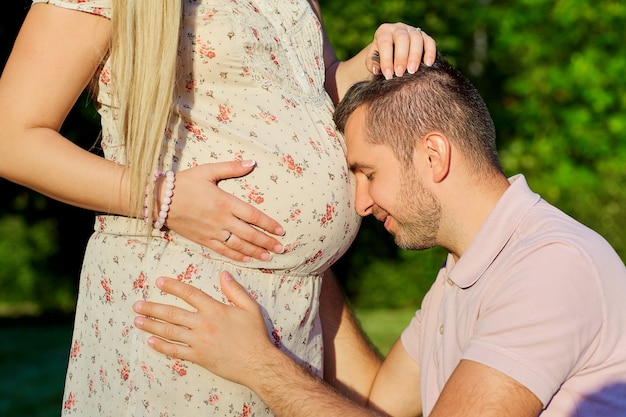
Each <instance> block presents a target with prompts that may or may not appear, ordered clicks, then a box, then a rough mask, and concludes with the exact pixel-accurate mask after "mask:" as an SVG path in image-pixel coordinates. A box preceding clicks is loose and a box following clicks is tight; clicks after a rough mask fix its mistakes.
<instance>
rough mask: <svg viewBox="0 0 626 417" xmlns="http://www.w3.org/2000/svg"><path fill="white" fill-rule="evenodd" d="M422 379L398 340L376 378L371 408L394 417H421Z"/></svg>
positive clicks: (417, 368)
mask: <svg viewBox="0 0 626 417" xmlns="http://www.w3.org/2000/svg"><path fill="white" fill-rule="evenodd" d="M420 380H421V376H420V367H419V365H418V364H417V363H416V362H415V361H413V359H412V358H411V357H410V356H409V354H408V353H407V352H406V350H405V349H404V346H403V345H402V342H401V341H400V339H398V340H397V341H396V343H395V344H394V345H393V347H392V348H391V350H390V351H389V354H388V355H387V357H386V358H385V361H384V362H383V364H382V366H381V367H380V370H379V371H378V374H377V375H376V379H375V380H374V383H373V386H372V389H371V392H370V395H369V406H370V407H371V408H374V409H376V410H382V411H384V412H385V413H387V414H388V415H391V416H395V417H409V416H420V415H422V398H421V394H420Z"/></svg>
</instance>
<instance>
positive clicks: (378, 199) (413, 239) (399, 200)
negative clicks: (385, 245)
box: [345, 108, 441, 250]
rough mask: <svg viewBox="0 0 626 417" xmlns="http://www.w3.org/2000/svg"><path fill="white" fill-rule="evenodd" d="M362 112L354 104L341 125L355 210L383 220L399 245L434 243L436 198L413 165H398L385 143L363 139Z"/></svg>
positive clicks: (412, 246)
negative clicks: (353, 187) (344, 125)
mask: <svg viewBox="0 0 626 417" xmlns="http://www.w3.org/2000/svg"><path fill="white" fill-rule="evenodd" d="M365 115H366V113H365V111H364V110H363V108H357V109H356V110H355V111H354V113H352V115H350V117H349V118H348V121H347V123H346V129H345V137H346V144H347V159H348V165H349V167H350V169H351V170H352V172H353V173H354V174H355V177H356V207H355V208H356V211H357V213H358V214H359V215H361V216H363V217H364V216H368V215H370V214H371V215H373V216H374V217H376V218H377V219H378V220H379V221H381V222H383V223H384V226H385V229H386V230H387V231H388V232H389V233H391V234H392V235H394V237H395V242H396V244H397V245H398V246H400V247H401V248H403V249H411V250H420V249H427V248H430V247H432V246H434V245H435V244H436V238H437V232H438V230H439V222H440V219H441V206H440V204H439V201H438V199H437V198H436V196H435V195H433V193H432V192H431V191H430V190H428V189H427V188H425V187H424V184H423V182H422V180H421V178H420V177H419V173H418V172H417V169H416V168H415V167H414V166H411V167H409V168H408V169H402V164H401V162H400V161H399V160H398V159H397V158H396V156H395V155H394V153H393V152H392V151H391V149H390V148H389V147H388V146H385V145H372V144H369V143H367V142H366V140H365V136H364V127H365V123H366V118H365ZM417 148H418V147H416V152H419V150H418V149H417Z"/></svg>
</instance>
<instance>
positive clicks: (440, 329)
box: [439, 324, 443, 334]
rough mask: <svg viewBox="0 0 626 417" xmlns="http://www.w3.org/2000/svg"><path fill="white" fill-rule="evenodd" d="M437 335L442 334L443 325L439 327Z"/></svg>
mask: <svg viewBox="0 0 626 417" xmlns="http://www.w3.org/2000/svg"><path fill="white" fill-rule="evenodd" d="M439 334H443V324H442V325H441V326H439Z"/></svg>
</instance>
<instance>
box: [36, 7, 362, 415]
mask: <svg viewBox="0 0 626 417" xmlns="http://www.w3.org/2000/svg"><path fill="white" fill-rule="evenodd" d="M35 2H45V3H51V4H54V5H57V6H61V7H66V8H71V9H76V10H80V11H83V12H88V13H95V14H100V15H103V16H104V17H110V12H111V11H110V7H111V5H110V0H93V1H89V0H36V1H35ZM183 4H184V6H183V10H184V12H183V13H184V16H183V27H182V31H181V42H180V67H179V71H178V76H179V82H178V87H177V91H176V95H175V100H174V102H173V116H172V118H171V120H170V123H169V126H168V128H167V131H166V132H165V135H164V141H165V143H166V146H165V148H166V149H167V150H166V151H165V152H164V153H163V155H161V158H162V169H173V170H174V171H180V170H183V169H187V168H190V167H193V166H195V165H197V164H204V163H211V162H222V161H231V160H244V159H254V160H256V161H257V167H256V168H255V170H254V171H253V172H252V173H251V174H250V175H247V176H245V177H243V178H239V179H232V180H226V181H222V182H220V187H222V188H223V189H224V190H226V191H228V192H230V193H232V194H233V195H235V196H237V197H239V198H241V199H242V200H244V201H246V202H248V203H250V204H252V205H254V206H256V207H258V208H259V209H261V210H263V211H264V212H265V213H267V214H269V215H270V216H272V217H273V218H275V219H276V220H278V221H279V222H281V224H282V225H283V226H284V227H285V229H286V235H285V236H284V237H283V238H281V239H282V243H283V245H284V246H285V248H286V251H285V253H284V254H280V255H273V257H272V260H271V261H268V262H261V261H253V262H250V263H245V264H243V263H241V264H240V263H235V262H232V261H231V260H229V259H226V258H222V257H220V256H219V255H218V254H216V253H214V252H212V251H211V250H209V249H207V248H205V247H202V246H199V245H197V244H195V243H192V242H190V241H189V240H187V239H185V238H183V237H182V236H179V235H177V234H176V233H174V232H171V231H169V232H160V233H156V232H155V233H154V234H153V236H152V237H151V238H150V241H149V242H148V241H147V240H148V239H146V237H145V236H140V235H139V234H137V233H135V230H138V229H137V227H136V224H135V222H136V220H131V219H128V218H125V217H119V216H97V218H96V221H95V232H94V234H93V235H92V237H91V238H90V240H89V243H88V246H87V249H86V254H85V259H84V264H83V269H82V273H81V278H80V289H79V299H78V306H77V312H76V320H75V328H74V336H73V341H72V348H71V352H70V358H69V369H68V372H67V378H66V387H65V394H64V399H63V415H66V416H90V417H91V416H96V415H97V416H115V417H123V416H135V417H136V416H162V417H164V416H168V417H174V416H194V417H198V416H265V415H271V412H270V411H269V410H268V409H267V407H266V406H265V405H264V404H263V403H262V402H261V401H260V400H259V398H258V397H257V396H256V395H255V394H254V393H252V392H251V391H249V390H248V389H246V388H244V387H242V386H240V385H237V384H233V383H230V382H228V381H225V380H222V379H220V378H219V377H217V376H215V375H213V374H211V373H209V372H208V371H206V370H204V369H203V368H201V367H199V366H197V365H194V364H192V363H190V362H186V361H182V360H177V359H173V358H170V357H167V356H165V355H162V354H160V353H157V352H155V351H153V350H152V349H150V348H149V347H148V345H147V342H146V340H147V338H148V336H149V335H147V334H145V333H143V332H141V331H139V330H137V329H135V328H134V326H133V319H134V317H135V313H134V312H133V310H132V305H133V303H134V302H135V301H137V300H151V301H156V302H164V303H170V304H176V305H180V306H185V304H184V303H183V302H182V301H180V300H178V299H176V298H175V297H173V296H169V295H165V294H163V293H161V292H160V291H159V290H158V289H157V288H156V287H155V285H154V281H155V279H156V278H157V277H159V276H163V275H165V276H172V277H177V278H178V279H179V280H181V281H184V282H187V283H189V284H192V285H195V286H197V287H198V288H201V289H202V290H203V291H205V292H207V293H209V294H210V295H211V296H213V297H215V298H217V299H219V300H222V301H225V300H224V299H223V296H222V294H221V292H220V290H219V283H218V276H219V273H220V271H222V270H228V271H230V272H231V273H233V274H234V276H235V277H236V279H237V280H239V282H241V283H242V284H243V285H244V286H245V287H246V288H247V289H248V291H249V292H250V294H251V295H252V296H253V297H254V298H255V299H256V300H257V301H258V302H259V303H260V304H261V306H262V307H263V311H264V314H265V317H266V325H267V331H268V336H269V337H270V338H271V340H273V341H274V344H275V345H276V347H277V348H279V349H281V350H283V351H285V352H286V353H288V354H289V355H291V356H292V357H294V358H296V359H297V360H298V361H300V362H301V363H302V364H304V365H305V366H306V367H308V368H309V369H310V370H311V372H312V373H315V374H318V375H321V372H322V367H323V363H322V350H323V346H322V337H321V327H320V320H319V315H318V301H319V291H320V285H321V274H322V273H323V272H324V271H325V270H326V269H327V268H328V267H329V266H330V265H331V264H332V263H333V262H334V261H336V260H337V259H338V257H339V256H341V255H342V254H343V252H345V250H346V249H347V247H348V246H349V244H350V243H351V242H352V240H353V238H354V236H355V234H356V231H357V229H358V216H357V215H356V214H355V212H354V200H353V188H352V179H351V177H350V173H349V171H348V170H347V168H346V162H345V145H344V142H343V138H342V137H341V136H340V135H339V134H338V133H337V132H336V130H335V126H334V123H333V121H332V111H333V107H332V103H331V101H330V99H329V98H328V95H327V94H326V93H325V91H324V87H323V84H324V63H323V59H322V37H321V31H320V22H319V21H318V19H317V18H316V16H315V14H314V13H313V11H312V10H311V8H310V5H309V3H308V2H307V1H306V0H255V1H248V0H228V1H226V0H225V1H218V0H210V1H206V0H183ZM110 80H111V74H110V72H109V70H108V67H107V66H106V64H105V65H104V66H103V68H102V70H101V72H100V76H99V97H98V101H99V103H100V110H99V111H100V114H101V116H102V149H103V150H104V153H105V156H106V158H108V159H111V160H115V161H119V162H121V163H123V162H124V160H125V158H124V149H123V147H122V146H121V145H120V143H119V137H118V134H117V132H116V128H115V126H114V124H113V121H112V117H113V116H112V114H111V107H110V105H111V101H110V85H109V84H110ZM146 111H150V109H149V106H146ZM174 198H176V197H175V196H174ZM207 204H211V202H210V201H209V202H207ZM251 360H254V359H253V358H251Z"/></svg>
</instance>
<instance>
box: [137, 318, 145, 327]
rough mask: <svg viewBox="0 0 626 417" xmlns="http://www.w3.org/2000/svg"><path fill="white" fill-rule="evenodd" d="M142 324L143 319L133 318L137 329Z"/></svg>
mask: <svg viewBox="0 0 626 417" xmlns="http://www.w3.org/2000/svg"><path fill="white" fill-rule="evenodd" d="M143 324H144V318H143V317H135V326H137V327H141V326H143Z"/></svg>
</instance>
